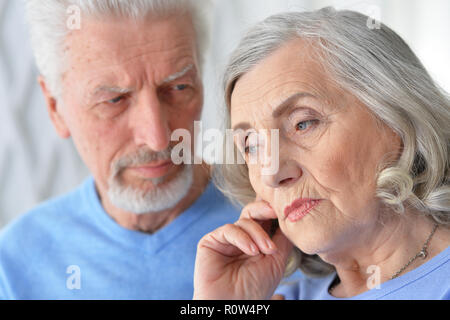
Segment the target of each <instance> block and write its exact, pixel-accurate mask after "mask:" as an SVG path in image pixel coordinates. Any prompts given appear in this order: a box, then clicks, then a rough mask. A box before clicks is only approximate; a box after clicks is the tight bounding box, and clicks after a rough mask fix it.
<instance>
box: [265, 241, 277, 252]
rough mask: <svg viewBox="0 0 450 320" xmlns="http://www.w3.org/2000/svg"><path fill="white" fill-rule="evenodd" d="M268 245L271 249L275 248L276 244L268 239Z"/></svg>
mask: <svg viewBox="0 0 450 320" xmlns="http://www.w3.org/2000/svg"><path fill="white" fill-rule="evenodd" d="M266 246H267V248H268V249H270V250H273V249H275V244H274V243H273V242H272V241H271V240H266Z"/></svg>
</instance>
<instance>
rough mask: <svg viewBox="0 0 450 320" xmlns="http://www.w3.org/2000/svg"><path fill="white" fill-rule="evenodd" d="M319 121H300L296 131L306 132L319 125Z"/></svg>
mask: <svg viewBox="0 0 450 320" xmlns="http://www.w3.org/2000/svg"><path fill="white" fill-rule="evenodd" d="M317 121H318V120H306V121H300V122H299V123H297V124H296V125H295V129H296V130H298V131H305V130H307V129H308V128H309V127H310V126H311V125H314V124H316V123H317Z"/></svg>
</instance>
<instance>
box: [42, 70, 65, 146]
mask: <svg viewBox="0 0 450 320" xmlns="http://www.w3.org/2000/svg"><path fill="white" fill-rule="evenodd" d="M38 82H39V85H40V86H41V89H42V93H43V94H44V98H45V102H46V104H47V111H48V114H49V116H50V119H51V120H52V122H53V125H54V126H55V129H56V132H57V133H58V135H59V136H60V137H61V138H64V139H66V138H69V137H70V131H69V129H68V128H67V125H66V123H65V121H64V118H63V117H62V115H61V113H60V111H59V109H58V101H57V100H56V98H55V97H54V96H53V95H52V93H51V92H50V90H49V89H48V88H47V84H46V83H45V79H44V77H43V76H39V77H38Z"/></svg>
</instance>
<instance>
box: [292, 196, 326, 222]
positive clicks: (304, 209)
mask: <svg viewBox="0 0 450 320" xmlns="http://www.w3.org/2000/svg"><path fill="white" fill-rule="evenodd" d="M319 202H320V200H319V199H307V198H305V199H301V198H300V199H297V200H294V201H293V202H292V203H291V204H290V205H289V206H287V207H286V208H284V216H285V217H286V218H287V219H289V221H291V222H296V221H298V220H300V219H301V218H303V217H304V216H306V214H308V212H310V211H311V210H312V209H313V208H314V207H315V206H317V204H318V203H319Z"/></svg>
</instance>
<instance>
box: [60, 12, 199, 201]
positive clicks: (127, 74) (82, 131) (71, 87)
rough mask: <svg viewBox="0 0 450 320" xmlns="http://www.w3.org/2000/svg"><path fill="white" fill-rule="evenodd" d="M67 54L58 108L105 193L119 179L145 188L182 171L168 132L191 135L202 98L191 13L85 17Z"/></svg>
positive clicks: (161, 185)
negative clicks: (145, 18)
mask: <svg viewBox="0 0 450 320" xmlns="http://www.w3.org/2000/svg"><path fill="white" fill-rule="evenodd" d="M65 54H66V58H67V60H66V61H67V62H68V68H66V72H65V73H64V75H63V79H62V85H63V95H62V102H63V103H62V104H59V105H58V110H57V111H58V113H59V114H60V116H61V119H62V122H63V124H64V126H65V127H66V130H67V131H68V132H69V133H70V135H71V136H72V138H73V141H74V143H75V145H76V147H77V149H78V151H79V153H80V155H81V157H82V159H83V160H84V162H85V163H86V165H87V166H88V168H89V169H90V171H91V172H92V174H93V175H94V178H95V180H96V184H97V188H98V189H99V192H100V195H101V196H104V195H105V194H106V192H108V189H109V184H110V183H111V181H113V180H114V181H116V182H117V183H119V184H121V185H122V186H124V187H131V188H132V189H134V190H138V191H141V192H144V193H145V192H152V190H156V189H161V188H164V187H165V185H168V184H170V182H171V181H172V180H176V179H177V177H179V176H181V175H182V172H183V171H184V169H185V168H184V167H183V165H180V166H177V165H174V164H173V163H172V162H171V161H170V147H173V145H174V144H176V143H178V142H170V134H171V132H172V131H173V130H175V129H178V128H183V129H187V130H189V131H190V132H191V135H192V134H193V124H194V120H198V119H199V118H200V115H201V107H202V103H203V100H202V96H203V92H202V90H203V88H202V84H201V79H200V75H199V68H198V60H197V52H196V43H195V31H194V28H193V26H192V22H191V20H190V18H189V16H184V15H173V16H169V17H160V18H156V17H153V18H150V19H148V21H145V22H144V21H142V22H134V21H131V20H126V19H125V20H124V19H110V20H108V19H105V20H99V19H97V20H94V19H92V20H84V21H83V23H82V26H81V29H80V30H78V31H73V32H72V33H71V34H69V36H68V37H67V39H66V47H65ZM184 176H185V174H184Z"/></svg>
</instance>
